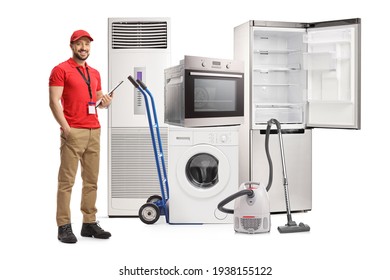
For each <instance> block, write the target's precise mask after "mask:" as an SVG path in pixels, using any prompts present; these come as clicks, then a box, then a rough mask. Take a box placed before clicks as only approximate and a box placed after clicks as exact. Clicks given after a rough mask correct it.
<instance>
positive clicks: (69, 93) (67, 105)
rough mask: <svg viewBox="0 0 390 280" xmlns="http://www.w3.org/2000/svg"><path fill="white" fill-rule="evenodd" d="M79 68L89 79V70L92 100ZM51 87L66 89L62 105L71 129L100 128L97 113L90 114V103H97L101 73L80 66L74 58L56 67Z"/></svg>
mask: <svg viewBox="0 0 390 280" xmlns="http://www.w3.org/2000/svg"><path fill="white" fill-rule="evenodd" d="M77 68H79V69H80V70H81V71H82V73H83V74H84V76H85V77H86V78H87V79H88V74H87V71H86V68H88V72H89V76H90V80H91V82H90V83H91V93H92V100H91V98H90V95H89V91H88V86H87V84H86V82H85V80H84V78H83V76H82V75H81V74H80V73H79V71H78V70H77ZM49 86H60V87H64V91H63V93H62V97H61V104H62V108H63V110H64V115H65V119H66V120H67V121H68V124H69V125H70V127H74V128H99V127H100V123H99V120H98V115H97V112H96V114H94V115H91V114H88V103H89V102H95V103H96V92H97V91H99V90H101V89H102V86H101V79H100V74H99V72H98V71H97V70H96V69H94V68H92V67H91V66H89V65H87V63H86V64H85V67H83V66H80V65H78V64H77V63H76V62H75V61H74V60H73V59H72V58H69V59H68V60H67V61H64V62H62V63H60V64H59V65H57V66H55V67H54V68H53V70H52V71H51V74H50V78H49Z"/></svg>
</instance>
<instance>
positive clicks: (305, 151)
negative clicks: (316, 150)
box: [251, 129, 312, 213]
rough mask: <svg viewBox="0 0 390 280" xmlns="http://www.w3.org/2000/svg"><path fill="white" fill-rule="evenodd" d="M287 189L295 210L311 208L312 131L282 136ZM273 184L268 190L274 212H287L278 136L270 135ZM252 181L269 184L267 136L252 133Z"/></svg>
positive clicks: (256, 131)
mask: <svg viewBox="0 0 390 280" xmlns="http://www.w3.org/2000/svg"><path fill="white" fill-rule="evenodd" d="M283 143H284V151H285V158H286V169H287V176H288V187H289V193H290V203H291V210H292V211H307V210H311V208H312V131H311V130H310V129H307V130H304V133H292V134H283ZM269 144H270V154H271V159H272V163H273V183H272V187H271V189H270V190H269V193H268V194H269V198H270V207H271V212H272V213H276V212H285V211H286V204H285V199H284V189H283V170H282V161H281V155H280V146H279V139H278V135H277V134H271V135H270V143H269ZM251 173H252V179H251V180H252V181H255V182H260V183H262V184H264V185H267V184H268V176H269V164H268V160H267V156H266V153H265V134H262V135H261V134H260V131H259V130H253V131H252V163H251Z"/></svg>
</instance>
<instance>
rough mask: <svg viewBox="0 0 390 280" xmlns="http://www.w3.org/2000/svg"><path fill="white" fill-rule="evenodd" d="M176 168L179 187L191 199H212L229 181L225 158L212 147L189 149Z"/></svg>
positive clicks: (201, 146)
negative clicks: (191, 197)
mask: <svg viewBox="0 0 390 280" xmlns="http://www.w3.org/2000/svg"><path fill="white" fill-rule="evenodd" d="M176 166H177V173H176V174H177V179H178V182H179V185H180V187H181V188H182V189H183V190H184V191H185V192H186V193H187V194H188V195H190V196H193V197H200V198H207V197H213V196H215V195H217V194H218V193H220V192H221V191H222V190H223V189H224V188H225V187H226V185H227V184H228V182H229V179H230V171H229V170H230V164H229V161H228V159H227V157H226V156H225V154H224V153H223V152H222V151H221V150H219V149H218V148H216V147H215V146H212V145H195V146H193V147H191V149H188V150H187V151H186V152H185V153H183V155H182V156H181V157H180V159H179V160H178V162H177V165H176Z"/></svg>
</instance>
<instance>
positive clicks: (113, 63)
mask: <svg viewBox="0 0 390 280" xmlns="http://www.w3.org/2000/svg"><path fill="white" fill-rule="evenodd" d="M170 26H171V25H170V19H169V18H154V17H151V18H149V17H148V18H132V17H129V18H108V81H109V85H110V88H112V87H113V86H115V85H116V84H117V83H118V82H119V81H121V80H124V84H123V85H121V86H120V87H119V88H118V89H117V90H115V97H114V99H113V101H112V104H111V106H110V107H109V109H108V216H109V217H115V216H138V211H139V208H140V207H141V206H142V205H143V204H144V203H146V201H147V199H148V198H149V197H150V196H152V195H156V194H160V185H159V180H158V174H157V168H156V163H155V159H154V153H153V145H152V140H151V137H150V130H149V124H148V119H147V114H146V107H145V102H144V99H143V96H142V94H141V93H140V92H139V91H138V89H136V88H134V87H133V86H132V85H131V84H130V83H129V81H127V77H128V76H129V75H132V76H133V77H134V78H135V79H139V80H141V81H143V82H144V83H145V84H146V85H147V86H148V88H149V89H150V91H151V92H152V93H153V96H154V99H155V103H156V111H157V114H158V116H157V117H158V119H159V120H160V134H161V138H162V141H163V151H164V155H165V157H166V158H168V145H167V140H168V126H167V125H165V124H164V123H163V120H164V69H165V68H167V67H169V66H170V59H171V44H170V37H171V33H170V28H171V27H170Z"/></svg>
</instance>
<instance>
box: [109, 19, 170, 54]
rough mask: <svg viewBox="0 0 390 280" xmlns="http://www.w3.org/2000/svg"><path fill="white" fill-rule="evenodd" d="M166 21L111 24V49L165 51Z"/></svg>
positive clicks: (166, 44)
mask: <svg viewBox="0 0 390 280" xmlns="http://www.w3.org/2000/svg"><path fill="white" fill-rule="evenodd" d="M167 26H168V24H167V22H166V21H146V22H140V21H121V22H113V23H112V34H111V36H112V37H111V39H112V41H111V46H112V48H113V49H166V48H167V47H168V29H167Z"/></svg>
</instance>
